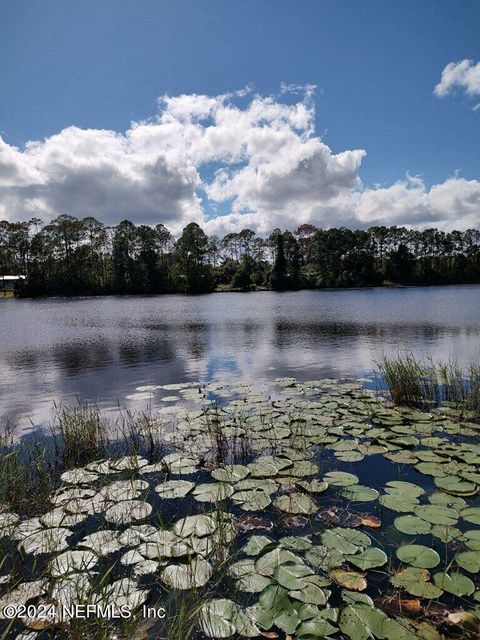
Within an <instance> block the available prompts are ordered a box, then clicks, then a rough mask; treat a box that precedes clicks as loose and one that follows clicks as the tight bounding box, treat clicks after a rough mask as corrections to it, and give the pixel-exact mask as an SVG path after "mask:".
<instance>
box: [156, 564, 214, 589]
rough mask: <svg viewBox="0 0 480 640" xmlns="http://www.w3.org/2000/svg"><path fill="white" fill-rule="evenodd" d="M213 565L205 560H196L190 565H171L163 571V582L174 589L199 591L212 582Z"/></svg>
mask: <svg viewBox="0 0 480 640" xmlns="http://www.w3.org/2000/svg"><path fill="white" fill-rule="evenodd" d="M212 573H213V568H212V565H211V564H210V563H209V562H207V561H206V560H204V559H203V558H194V559H193V560H192V562H191V563H190V564H171V565H168V566H167V567H165V569H164V570H163V571H162V573H161V574H160V575H161V578H162V580H163V582H164V583H165V584H166V585H167V586H168V587H171V588H172V589H197V588H198V587H203V586H204V585H205V584H207V582H208V581H209V580H210V577H211V575H212Z"/></svg>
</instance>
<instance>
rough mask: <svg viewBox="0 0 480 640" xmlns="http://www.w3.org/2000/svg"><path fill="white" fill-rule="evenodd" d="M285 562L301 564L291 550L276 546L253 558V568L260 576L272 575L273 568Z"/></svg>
mask: <svg viewBox="0 0 480 640" xmlns="http://www.w3.org/2000/svg"><path fill="white" fill-rule="evenodd" d="M287 562H293V563H295V564H302V560H301V558H299V557H298V556H296V555H295V554H294V553H292V552H291V551H288V550H287V549H282V547H276V548H275V549H273V550H272V551H267V553H265V554H263V555H262V556H259V557H258V558H257V559H256V560H255V569H256V571H258V573H260V574H261V575H262V576H273V575H274V573H275V569H276V568H277V567H278V566H279V565H281V564H285V563H287Z"/></svg>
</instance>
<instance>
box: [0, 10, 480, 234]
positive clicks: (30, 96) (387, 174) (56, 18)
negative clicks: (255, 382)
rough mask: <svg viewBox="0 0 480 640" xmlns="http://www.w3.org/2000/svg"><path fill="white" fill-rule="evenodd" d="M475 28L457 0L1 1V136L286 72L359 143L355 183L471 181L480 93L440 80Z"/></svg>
mask: <svg viewBox="0 0 480 640" xmlns="http://www.w3.org/2000/svg"><path fill="white" fill-rule="evenodd" d="M479 26H480V3H479V2H477V1H468V2H464V1H462V0H459V1H455V2H453V1H451V2H444V1H435V2H434V1H425V2H418V1H416V0H415V1H403V2H397V3H393V2H383V1H374V0H371V1H365V2H358V1H355V2H353V1H351V2H340V1H338V0H336V1H325V0H296V1H293V0H275V1H274V0H242V1H241V2H240V1H237V0H204V1H201V2H200V1H199V0H170V1H162V0H148V1H146V0H135V1H134V0H128V1H127V0H115V1H113V0H103V1H102V2H98V0H82V2H79V1H78V0H75V1H74V2H72V1H70V0H44V1H43V2H37V1H25V0H3V1H2V3H1V5H0V62H1V68H2V76H1V78H2V91H1V95H0V135H1V136H2V138H3V141H4V143H6V144H8V145H9V146H10V147H17V148H18V150H20V151H23V148H24V145H25V143H26V142H27V141H29V140H42V139H44V138H50V137H51V136H53V135H55V134H57V133H59V132H61V131H62V130H64V129H65V128H67V127H69V126H71V125H74V126H76V127H78V128H79V129H95V130H114V131H117V132H125V131H126V130H127V129H129V126H130V122H131V121H137V122H139V121H142V120H144V119H147V118H151V117H152V116H154V114H155V113H156V111H157V102H156V100H157V97H158V96H162V95H165V94H168V95H169V96H178V95H181V94H202V95H208V96H217V95H219V94H225V93H227V92H234V91H236V90H238V89H240V88H242V87H244V86H245V85H247V84H251V86H252V87H253V94H254V93H257V92H258V93H259V94H261V95H262V96H268V95H275V96H276V98H275V99H278V100H279V101H282V102H284V103H287V104H293V103H295V101H296V100H299V99H300V98H298V96H297V95H292V94H284V95H283V96H280V86H281V83H287V84H296V85H307V84H314V85H316V86H317V89H316V91H315V94H314V96H313V98H312V101H313V102H312V104H313V106H314V108H315V116H314V118H315V132H316V133H315V135H316V136H318V137H319V138H321V139H322V141H323V142H324V143H325V144H326V145H328V147H329V149H330V150H331V152H332V153H333V154H337V153H339V152H342V151H345V150H354V149H364V150H366V152H367V154H366V156H365V157H364V158H363V160H362V162H361V167H360V168H359V171H358V175H359V178H360V179H361V182H362V188H374V186H375V185H382V186H383V187H386V186H389V185H393V184H394V183H395V182H396V181H398V180H403V179H404V178H405V175H406V173H407V172H410V174H411V175H419V176H421V178H422V182H423V188H424V190H427V191H428V190H429V189H430V187H431V186H432V185H439V184H443V183H444V181H445V180H448V178H449V177H452V176H454V175H455V172H457V171H458V172H459V174H458V175H459V176H461V177H462V178H464V179H465V180H467V181H470V182H471V181H477V180H478V179H479V178H480V163H479V158H480V110H477V111H474V110H473V107H474V106H475V104H477V103H479V102H480V96H479V95H477V96H476V95H475V93H474V94H473V95H467V94H466V91H464V90H462V88H461V87H460V88H458V90H456V91H453V90H452V91H450V92H449V93H448V95H445V96H443V97H438V96H436V95H434V93H433V90H434V87H435V85H436V84H437V83H438V82H439V81H440V76H441V73H442V70H443V69H444V68H445V66H446V65H447V64H448V63H451V62H457V61H461V60H465V59H467V60H472V61H474V63H476V62H477V61H478V60H479V59H480V38H479V37H478V33H479V31H478V30H479ZM249 99H250V98H249V97H248V96H247V97H245V98H240V99H237V103H236V104H237V106H239V108H242V101H243V104H244V105H246V104H247V103H248V101H249ZM209 166H210V165H209V163H207V165H206V166H204V168H203V172H205V171H206V172H207V173H208V170H209ZM215 168H217V167H216V166H215ZM410 186H413V187H415V185H410ZM457 186H458V185H457ZM10 188H12V185H11V184H10ZM15 188H17V189H18V185H15ZM351 188H354V187H351ZM196 193H197V195H198V194H199V193H200V192H199V191H198V189H197V191H196ZM469 194H470V195H469V197H470V199H471V197H472V194H471V193H470V192H469ZM0 195H1V194H0ZM6 197H8V198H11V197H12V192H11V191H9V192H8V193H7V196H6ZM199 197H201V194H200V196H199ZM474 198H478V194H477V192H476V191H475V193H474ZM231 200H232V196H231V194H230V196H229V198H228V199H226V200H223V201H222V202H217V205H215V206H217V207H219V208H220V210H223V212H225V207H228V206H230V202H231ZM479 202H480V201H479ZM244 205H245V202H243V204H242V205H239V207H238V211H244V210H249V211H252V210H253V209H254V208H255V207H252V203H251V202H250V203H249V204H248V203H247V206H246V207H245V206H244ZM39 206H40V207H41V206H44V203H43V204H41V205H39ZM48 206H49V207H50V209H48V207H46V206H44V209H45V210H47V209H48V210H52V211H53V209H52V206H53V205H51V203H50V204H49V205H48ZM215 206H214V205H212V206H211V207H210V206H209V204H208V203H205V202H204V210H205V211H207V213H208V212H210V214H211V211H212V210H213V209H214V208H215ZM309 206H310V205H309ZM242 207H243V208H242ZM147 208H148V207H147ZM312 211H313V209H312ZM7 215H8V214H7ZM162 215H163V213H162V212H159V217H162ZM169 215H170V214H169ZM171 215H173V213H172V214H171ZM309 215H310V218H312V219H313V218H314V217H315V214H314V213H313V214H309ZM430 215H431V218H432V220H435V218H436V217H438V216H437V214H435V213H431V214H430ZM322 216H323V213H322ZM322 216H320V217H321V218H322ZM478 217H479V218H480V215H479V216H478ZM322 220H323V218H322ZM287 221H288V220H286V219H285V222H287ZM400 221H401V220H400ZM419 224H420V221H419Z"/></svg>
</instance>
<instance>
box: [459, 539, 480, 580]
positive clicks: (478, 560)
mask: <svg viewBox="0 0 480 640" xmlns="http://www.w3.org/2000/svg"><path fill="white" fill-rule="evenodd" d="M478 533H480V532H478ZM455 562H456V563H457V564H458V566H459V567H461V568H462V569H465V571H468V572H469V573H478V572H479V571H480V552H479V551H460V553H457V554H456V556H455Z"/></svg>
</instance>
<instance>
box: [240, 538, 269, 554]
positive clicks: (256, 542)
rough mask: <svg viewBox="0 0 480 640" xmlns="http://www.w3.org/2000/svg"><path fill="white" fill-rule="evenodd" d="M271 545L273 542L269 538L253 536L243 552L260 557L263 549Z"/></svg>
mask: <svg viewBox="0 0 480 640" xmlns="http://www.w3.org/2000/svg"><path fill="white" fill-rule="evenodd" d="M269 544H272V540H271V538H268V537H267V536H251V537H250V538H249V539H248V542H247V544H246V545H245V546H244V547H243V548H242V551H243V553H246V554H247V555H248V556H258V554H259V553H261V551H262V549H264V548H265V547H266V546H267V545H269Z"/></svg>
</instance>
